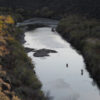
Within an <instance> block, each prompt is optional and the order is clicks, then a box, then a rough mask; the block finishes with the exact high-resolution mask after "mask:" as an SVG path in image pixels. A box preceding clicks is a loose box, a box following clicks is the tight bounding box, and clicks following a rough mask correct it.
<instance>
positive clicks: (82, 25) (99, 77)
mask: <svg viewBox="0 0 100 100" xmlns="http://www.w3.org/2000/svg"><path fill="white" fill-rule="evenodd" d="M57 31H58V32H59V33H60V34H61V35H62V37H64V38H65V39H67V40H68V41H69V42H71V43H72V45H73V46H75V47H76V48H77V49H78V50H80V51H81V53H82V54H83V56H84V58H85V61H86V63H87V69H88V71H89V72H90V74H91V77H93V78H94V80H95V81H96V82H97V84H98V86H99V87H100V22H99V21H98V20H96V19H87V18H85V17H81V16H76V15H73V16H72V15H71V16H68V17H66V18H64V19H62V20H61V21H60V23H59V25H58V27H57Z"/></svg>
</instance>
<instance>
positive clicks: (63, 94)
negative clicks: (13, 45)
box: [24, 27, 100, 100]
mask: <svg viewBox="0 0 100 100" xmlns="http://www.w3.org/2000/svg"><path fill="white" fill-rule="evenodd" d="M25 40H26V41H27V42H26V43H25V44H24V46H25V47H30V48H34V49H42V48H46V49H53V50H56V51H58V53H55V54H50V56H49V57H46V58H44V57H43V58H37V57H34V56H33V53H32V52H30V53H29V54H28V55H29V56H30V57H31V58H32V60H33V61H34V62H35V63H36V68H35V70H36V73H37V76H38V78H39V79H40V80H41V82H42V84H43V88H42V90H43V91H44V92H45V91H46V92H47V91H49V95H50V96H52V97H53V98H54V100H100V94H99V90H98V88H97V87H96V86H95V85H92V84H93V80H92V79H91V78H90V77H89V74H88V72H87V70H86V69H85V63H84V59H83V57H82V56H81V55H79V54H78V53H77V52H76V51H75V50H74V49H73V48H72V47H71V46H70V44H69V43H68V42H66V41H64V40H63V39H62V38H61V37H60V36H59V35H58V34H57V33H56V32H52V31H51V28H47V27H45V28H38V29H36V30H34V31H30V32H27V33H25ZM27 44H29V45H27ZM66 68H67V70H66Z"/></svg>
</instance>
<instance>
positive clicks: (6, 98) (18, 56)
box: [0, 15, 46, 100]
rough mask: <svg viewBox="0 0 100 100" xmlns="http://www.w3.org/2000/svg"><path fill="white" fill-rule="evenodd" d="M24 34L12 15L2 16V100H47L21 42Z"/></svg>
mask: <svg viewBox="0 0 100 100" xmlns="http://www.w3.org/2000/svg"><path fill="white" fill-rule="evenodd" d="M22 33H23V32H22V31H21V30H20V29H19V28H16V27H15V21H14V20H13V18H12V17H11V16H10V15H4V16H3V15H2V16H0V100H33V99H35V100H46V98H45V97H44V94H43V92H42V91H41V86H42V85H41V83H40V81H39V80H38V79H37V77H36V75H35V72H34V65H33V64H32V63H31V59H30V58H29V57H28V56H27V54H26V53H25V49H24V47H23V46H22V45H21V43H20V42H19V36H20V34H22Z"/></svg>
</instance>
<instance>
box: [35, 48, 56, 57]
mask: <svg viewBox="0 0 100 100" xmlns="http://www.w3.org/2000/svg"><path fill="white" fill-rule="evenodd" d="M49 53H57V51H55V50H50V49H40V50H37V51H36V52H35V53H34V56H35V57H45V56H49Z"/></svg>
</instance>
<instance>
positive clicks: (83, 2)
mask: <svg viewBox="0 0 100 100" xmlns="http://www.w3.org/2000/svg"><path fill="white" fill-rule="evenodd" d="M0 6H6V7H13V8H25V9H34V10H35V11H36V12H37V10H40V9H42V10H45V9H49V10H50V11H53V12H55V13H56V14H69V13H75V14H76V13H77V14H83V15H89V16H91V17H98V18H100V13H99V12H100V1H99V0H21V2H20V0H0Z"/></svg>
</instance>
